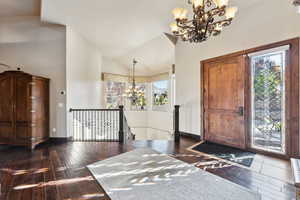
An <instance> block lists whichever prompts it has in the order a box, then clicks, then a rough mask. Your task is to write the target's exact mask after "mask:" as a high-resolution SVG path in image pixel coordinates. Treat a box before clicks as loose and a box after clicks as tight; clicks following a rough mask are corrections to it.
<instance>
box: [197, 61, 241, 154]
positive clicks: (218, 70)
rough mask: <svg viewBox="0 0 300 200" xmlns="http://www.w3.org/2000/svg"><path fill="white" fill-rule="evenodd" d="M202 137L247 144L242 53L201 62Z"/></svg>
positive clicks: (214, 140)
mask: <svg viewBox="0 0 300 200" xmlns="http://www.w3.org/2000/svg"><path fill="white" fill-rule="evenodd" d="M203 90H204V91H203V98H204V99H203V105H204V139H205V140H207V141H211V142H215V143H219V144H224V145H229V146H233V147H238V148H241V149H245V148H246V123H245V121H246V118H245V116H246V115H245V109H244V108H245V56H237V57H228V58H224V59H222V60H217V61H211V62H209V61H207V62H204V63H203Z"/></svg>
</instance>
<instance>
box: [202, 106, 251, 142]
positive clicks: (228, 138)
mask: <svg viewBox="0 0 300 200" xmlns="http://www.w3.org/2000/svg"><path fill="white" fill-rule="evenodd" d="M208 119H210V120H208V122H207V123H208V130H209V134H208V135H207V138H206V139H207V140H209V141H214V142H217V143H222V144H226V145H230V146H235V147H239V148H244V147H245V145H246V144H245V140H241V138H244V130H243V129H244V124H243V123H244V122H243V120H240V119H239V118H237V117H236V114H235V113H219V112H211V113H209V114H208ZM224 130H226V134H224Z"/></svg>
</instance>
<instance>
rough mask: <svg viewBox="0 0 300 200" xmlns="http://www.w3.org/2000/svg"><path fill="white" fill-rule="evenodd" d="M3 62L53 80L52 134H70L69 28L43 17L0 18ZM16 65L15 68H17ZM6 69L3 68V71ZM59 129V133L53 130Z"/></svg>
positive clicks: (1, 59) (1, 60) (0, 58)
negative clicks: (67, 108)
mask: <svg viewBox="0 0 300 200" xmlns="http://www.w3.org/2000/svg"><path fill="white" fill-rule="evenodd" d="M0 30H1V32H0V62H3V63H6V64H9V65H12V66H17V67H21V69H22V71H24V72H27V73H31V74H34V75H39V76H43V77H47V78H49V79H50V131H51V134H50V136H52V137H64V136H65V135H66V118H65V116H66V111H65V108H64V107H63V108H61V107H58V104H59V103H62V104H63V105H65V103H66V97H65V96H64V95H60V91H61V90H65V87H66V82H65V76H66V45H65V44H66V31H65V27H64V26H57V25H51V24H42V23H40V21H39V17H24V16H23V17H10V18H1V19H0ZM15 69H16V68H14V69H13V70H15ZM4 70H6V69H5V68H2V67H0V72H1V71H4ZM53 128H55V129H56V132H52V129H53Z"/></svg>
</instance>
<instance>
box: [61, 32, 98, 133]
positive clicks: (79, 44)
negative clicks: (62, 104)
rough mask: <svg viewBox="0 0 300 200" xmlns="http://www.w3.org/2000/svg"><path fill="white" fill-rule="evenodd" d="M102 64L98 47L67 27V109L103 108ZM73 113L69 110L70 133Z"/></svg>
mask: <svg viewBox="0 0 300 200" xmlns="http://www.w3.org/2000/svg"><path fill="white" fill-rule="evenodd" d="M101 64H102V56H101V53H100V52H99V50H98V48H97V47H96V46H95V45H94V44H92V43H90V42H89V41H87V40H86V39H85V38H83V37H82V36H81V35H80V34H78V33H77V32H76V31H74V30H72V29H71V28H70V27H67V70H66V71H67V73H66V82H67V91H66V92H67V110H69V109H70V108H73V109H76V108H77V109H78V108H82V109H88V108H96V109H97V108H101V99H102V89H101V81H100V80H101ZM71 115H72V114H71V113H69V112H68V120H67V123H68V130H67V132H68V133H69V134H70V133H71V132H70V130H71V129H70V125H71V122H72V121H71Z"/></svg>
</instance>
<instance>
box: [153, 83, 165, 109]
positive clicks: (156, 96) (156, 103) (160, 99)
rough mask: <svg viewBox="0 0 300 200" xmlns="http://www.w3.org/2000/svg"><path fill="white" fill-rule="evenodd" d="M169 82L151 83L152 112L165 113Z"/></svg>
mask: <svg viewBox="0 0 300 200" xmlns="http://www.w3.org/2000/svg"><path fill="white" fill-rule="evenodd" d="M168 89H169V81H168V80H162V81H156V82H153V83H152V99H153V107H152V109H153V110H157V111H166V110H167V108H168V107H167V106H168V104H169V94H168Z"/></svg>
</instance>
